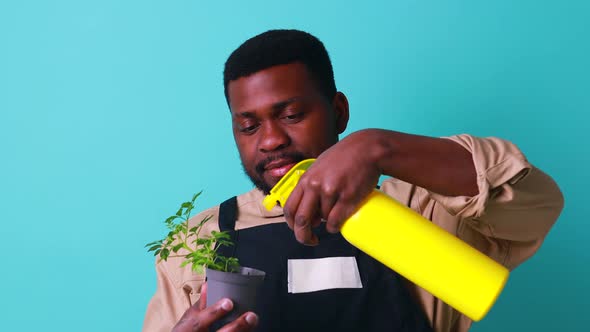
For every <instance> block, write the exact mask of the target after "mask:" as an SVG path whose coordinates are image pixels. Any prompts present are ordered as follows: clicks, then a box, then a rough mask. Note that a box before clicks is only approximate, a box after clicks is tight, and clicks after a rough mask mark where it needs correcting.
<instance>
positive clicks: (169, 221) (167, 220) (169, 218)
mask: <svg viewBox="0 0 590 332" xmlns="http://www.w3.org/2000/svg"><path fill="white" fill-rule="evenodd" d="M176 218H178V216H170V217H168V218H167V219H166V221H165V223H167V224H170V223H172V222H173V221H174V220H175V219H176Z"/></svg>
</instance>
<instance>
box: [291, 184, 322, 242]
mask: <svg viewBox="0 0 590 332" xmlns="http://www.w3.org/2000/svg"><path fill="white" fill-rule="evenodd" d="M319 205H320V203H319V195H318V194H317V193H316V192H315V191H313V190H308V191H306V192H305V193H304V195H303V197H302V198H301V201H300V202H299V206H298V207H297V211H296V212H295V216H294V218H293V219H294V227H293V231H294V232H295V238H296V239H297V241H299V242H300V243H303V244H305V245H311V246H315V245H317V244H318V243H319V241H318V238H317V236H316V235H315V234H314V233H313V232H312V229H311V227H312V218H318V217H319V211H318V210H319Z"/></svg>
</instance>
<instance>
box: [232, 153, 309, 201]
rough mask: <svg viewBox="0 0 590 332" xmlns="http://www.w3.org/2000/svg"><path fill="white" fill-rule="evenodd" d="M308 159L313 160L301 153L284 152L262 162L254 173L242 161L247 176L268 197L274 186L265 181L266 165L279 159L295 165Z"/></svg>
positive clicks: (257, 165)
mask: <svg viewBox="0 0 590 332" xmlns="http://www.w3.org/2000/svg"><path fill="white" fill-rule="evenodd" d="M308 158H311V157H306V156H305V155H304V154H303V153H301V152H284V153H280V154H276V155H273V156H269V157H268V158H266V159H264V160H262V161H260V162H259V163H258V164H256V166H255V167H254V171H253V172H250V171H248V169H247V168H246V166H244V162H243V161H242V168H243V169H244V172H245V173H246V175H247V176H248V177H249V178H250V181H252V183H253V184H254V185H255V186H256V188H258V189H260V190H261V191H262V192H263V193H264V194H265V195H268V194H270V190H271V189H272V187H273V186H274V184H270V183H268V182H267V181H266V180H264V171H265V168H266V165H268V164H269V163H270V162H272V161H275V160H278V159H285V160H289V161H290V162H293V163H298V162H300V161H302V160H305V159H308Z"/></svg>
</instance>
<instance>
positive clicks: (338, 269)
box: [287, 257, 363, 294]
mask: <svg viewBox="0 0 590 332" xmlns="http://www.w3.org/2000/svg"><path fill="white" fill-rule="evenodd" d="M287 288H288V292H289V293H294V294H296V293H309V292H316V291H321V290H326V289H335V288H363V284H362V283H361V277H360V274H359V268H358V265H357V263H356V258H355V257H326V258H316V259H289V260H288V262H287Z"/></svg>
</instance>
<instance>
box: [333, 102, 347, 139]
mask: <svg viewBox="0 0 590 332" xmlns="http://www.w3.org/2000/svg"><path fill="white" fill-rule="evenodd" d="M332 108H333V109H334V112H335V114H336V129H337V130H338V134H342V133H343V132H344V131H345V130H346V126H347V125H348V117H349V112H348V99H346V96H345V95H344V93H342V92H336V94H335V95H334V98H333V99H332Z"/></svg>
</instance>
